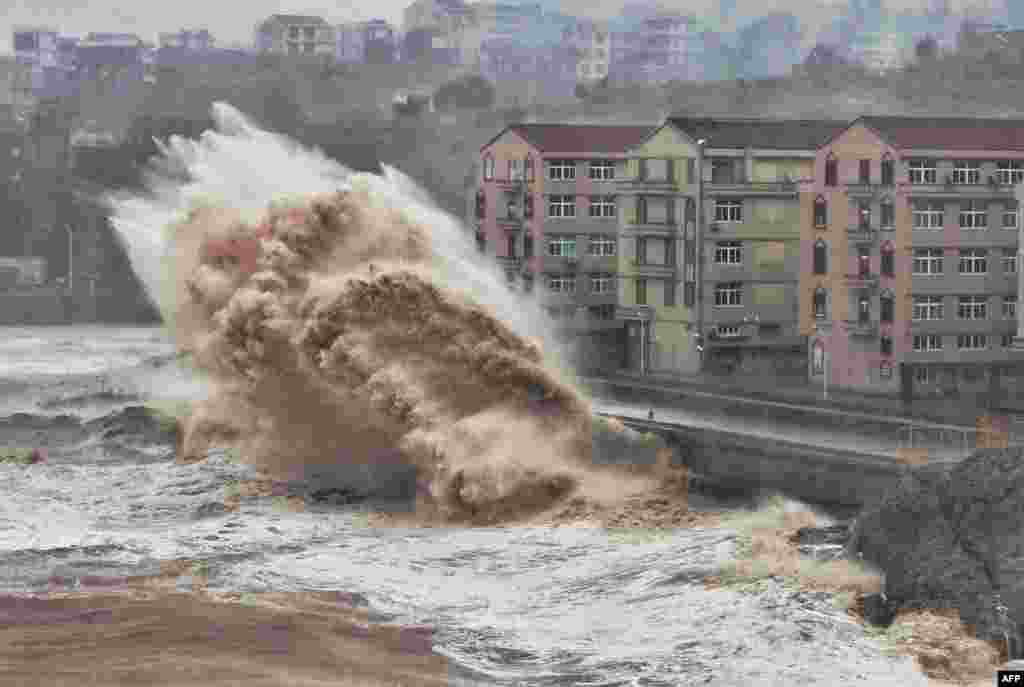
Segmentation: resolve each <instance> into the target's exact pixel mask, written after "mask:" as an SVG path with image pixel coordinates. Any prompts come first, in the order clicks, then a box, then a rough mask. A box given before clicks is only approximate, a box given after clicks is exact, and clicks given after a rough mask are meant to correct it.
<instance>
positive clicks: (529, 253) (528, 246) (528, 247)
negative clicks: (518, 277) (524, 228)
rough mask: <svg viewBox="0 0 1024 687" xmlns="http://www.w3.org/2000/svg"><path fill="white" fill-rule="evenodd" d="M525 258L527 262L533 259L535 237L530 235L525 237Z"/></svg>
mask: <svg viewBox="0 0 1024 687" xmlns="http://www.w3.org/2000/svg"><path fill="white" fill-rule="evenodd" d="M523 257H524V258H526V259H527V260H529V259H530V258H532V257H533V237H532V236H530V235H529V234H526V235H525V236H523Z"/></svg>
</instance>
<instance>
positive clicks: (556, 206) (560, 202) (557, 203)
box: [548, 196, 576, 218]
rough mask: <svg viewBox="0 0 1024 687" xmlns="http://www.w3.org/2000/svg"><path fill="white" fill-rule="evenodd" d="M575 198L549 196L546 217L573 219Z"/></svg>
mask: <svg viewBox="0 0 1024 687" xmlns="http://www.w3.org/2000/svg"><path fill="white" fill-rule="evenodd" d="M575 216H576V197H575V196H549V197H548V217H570V218H571V217H575Z"/></svg>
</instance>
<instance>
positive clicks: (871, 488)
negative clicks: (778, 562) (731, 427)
mask: <svg viewBox="0 0 1024 687" xmlns="http://www.w3.org/2000/svg"><path fill="white" fill-rule="evenodd" d="M619 419H620V420H621V421H622V422H623V424H625V425H626V426H628V427H631V428H633V429H635V430H637V431H640V432H653V433H655V434H658V435H660V436H662V437H663V438H664V439H665V440H666V441H667V442H668V443H669V444H670V445H671V446H672V448H673V450H674V452H675V459H676V461H677V463H678V464H682V465H685V466H687V467H688V468H689V469H690V470H691V471H692V472H693V473H695V474H696V475H698V476H700V477H703V478H705V479H707V480H709V481H710V482H711V483H714V484H717V485H720V486H721V487H724V488H728V489H730V490H733V489H735V490H737V491H744V492H761V491H779V492H781V493H783V494H785V495H787V496H790V497H792V498H795V499H799V500H801V501H805V502H807V503H812V504H817V505H821V506H825V507H830V508H834V507H838V508H840V509H857V508H859V507H861V506H862V505H863V504H864V503H865V502H866V501H869V500H871V499H873V498H877V497H878V496H880V495H881V494H883V493H884V491H885V490H886V489H887V488H888V487H890V486H891V485H892V484H894V483H895V481H896V480H897V479H898V478H899V477H900V475H901V474H903V471H904V470H905V469H906V467H905V466H904V465H902V464H901V463H899V462H897V461H896V460H890V459H886V458H882V457H878V456H873V455H866V454H862V453H857V452H854V451H845V450H839V449H830V448H825V447H817V446H809V445H807V444H800V443H796V442H780V441H775V440H769V439H763V438H759V437H756V436H751V435H745V434H740V433H736V432H727V431H720V430H709V429H705V428H689V427H680V426H677V425H670V424H666V423H658V422H646V421H638V420H632V419H628V418H621V417H620V418H619Z"/></svg>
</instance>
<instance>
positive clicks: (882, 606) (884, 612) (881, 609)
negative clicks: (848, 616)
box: [864, 594, 896, 627]
mask: <svg viewBox="0 0 1024 687" xmlns="http://www.w3.org/2000/svg"><path fill="white" fill-rule="evenodd" d="M895 618H896V610H895V609H894V608H893V607H892V604H890V603H889V602H888V600H886V598H885V597H884V596H882V595H881V594H868V595H867V596H865V597H864V620H866V621H868V622H869V623H871V624H872V625H877V626H878V627H889V626H890V625H892V621H893V620H894V619H895Z"/></svg>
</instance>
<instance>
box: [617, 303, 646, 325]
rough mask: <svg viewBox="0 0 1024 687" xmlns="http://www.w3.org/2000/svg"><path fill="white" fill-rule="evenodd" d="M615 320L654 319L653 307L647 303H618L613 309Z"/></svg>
mask: <svg viewBox="0 0 1024 687" xmlns="http://www.w3.org/2000/svg"><path fill="white" fill-rule="evenodd" d="M615 319H617V320H645V321H647V322H650V321H651V320H653V319H654V309H653V308H652V307H651V306H649V305H628V306H622V305H620V306H619V307H617V308H616V309H615Z"/></svg>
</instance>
